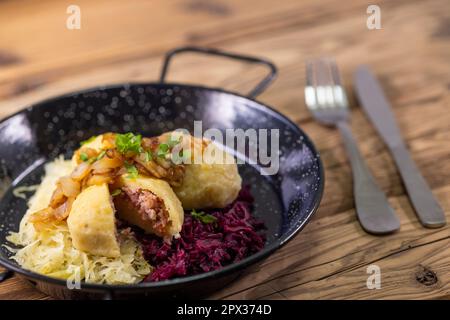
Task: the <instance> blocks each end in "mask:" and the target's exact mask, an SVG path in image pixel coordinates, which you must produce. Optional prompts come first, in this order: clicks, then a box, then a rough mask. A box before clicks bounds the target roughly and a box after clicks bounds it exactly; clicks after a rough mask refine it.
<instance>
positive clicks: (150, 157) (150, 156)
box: [144, 151, 153, 162]
mask: <svg viewBox="0 0 450 320" xmlns="http://www.w3.org/2000/svg"><path fill="white" fill-rule="evenodd" d="M144 157H145V162H149V161H150V160H152V158H153V156H152V153H151V152H150V151H145V153H144Z"/></svg>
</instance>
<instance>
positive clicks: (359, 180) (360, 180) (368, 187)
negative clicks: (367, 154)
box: [337, 121, 400, 234]
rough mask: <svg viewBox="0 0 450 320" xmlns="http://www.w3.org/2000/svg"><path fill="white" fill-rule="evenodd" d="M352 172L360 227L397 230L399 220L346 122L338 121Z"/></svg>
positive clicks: (383, 230) (375, 229)
mask: <svg viewBox="0 0 450 320" xmlns="http://www.w3.org/2000/svg"><path fill="white" fill-rule="evenodd" d="M337 127H338V128H339V130H340V132H341V135H342V138H343V141H344V145H345V148H346V149H347V153H348V156H349V158H350V164H351V167H352V171H353V193H354V198H355V207H356V214H357V216H358V219H359V221H360V223H361V226H362V227H363V229H364V230H366V231H367V232H369V233H373V234H386V233H391V232H394V231H397V230H398V229H400V221H399V220H398V218H397V217H396V215H395V213H394V210H393V209H392V207H391V206H390V204H389V202H388V200H387V198H386V195H385V194H384V192H383V191H382V190H381V189H380V187H379V186H378V185H377V183H376V182H375V179H374V177H373V176H372V174H371V173H370V171H369V168H368V167H367V165H366V163H365V161H364V159H363V157H362V155H361V153H360V152H359V149H358V147H357V144H356V140H355V139H354V138H353V135H352V132H351V130H350V127H349V125H348V123H347V122H343V121H341V122H338V124H337Z"/></svg>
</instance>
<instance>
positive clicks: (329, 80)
mask: <svg viewBox="0 0 450 320" xmlns="http://www.w3.org/2000/svg"><path fill="white" fill-rule="evenodd" d="M317 78H318V84H319V85H318V86H317V95H318V101H319V107H321V108H332V107H334V98H333V77H332V74H331V70H330V66H329V63H328V60H327V59H326V58H322V59H319V60H317Z"/></svg>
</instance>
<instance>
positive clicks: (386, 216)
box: [305, 58, 400, 234]
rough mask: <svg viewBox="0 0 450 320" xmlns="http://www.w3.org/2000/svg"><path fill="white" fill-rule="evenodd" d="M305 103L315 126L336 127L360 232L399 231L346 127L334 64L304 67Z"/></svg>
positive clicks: (344, 106) (319, 62) (344, 103)
mask: <svg viewBox="0 0 450 320" xmlns="http://www.w3.org/2000/svg"><path fill="white" fill-rule="evenodd" d="M305 101H306V106H307V107H308V109H309V110H310V111H311V113H312V115H313V117H314V118H315V119H316V120H317V121H318V122H320V123H322V124H325V125H331V126H336V127H337V128H338V129H339V131H340V132H341V135H342V139H343V141H344V145H345V148H346V150H347V153H348V156H349V158H350V164H351V167H352V171H353V193H354V198H355V207H356V214H357V216H358V219H359V221H360V223H361V225H362V227H363V229H364V230H366V231H367V232H370V233H374V234H386V233H391V232H394V231H396V230H398V229H399V228H400V222H399V220H398V219H397V217H396V215H395V213H394V210H393V209H392V207H391V206H390V205H389V202H388V200H387V198H386V196H385V194H384V192H383V191H382V190H381V189H380V187H379V186H378V185H377V184H376V182H375V179H374V178H373V176H372V174H371V173H370V171H369V169H368V167H367V165H366V163H365V161H364V159H363V157H362V156H361V153H360V152H359V149H358V147H357V145H356V140H355V139H354V138H353V135H352V132H351V130H350V127H349V125H348V120H349V111H348V102H347V96H346V94H345V90H344V87H343V86H342V84H341V79H340V75H339V71H338V68H337V65H336V63H335V62H334V60H332V59H329V58H324V59H317V60H314V61H309V62H307V63H306V87H305Z"/></svg>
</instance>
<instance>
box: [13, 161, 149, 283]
mask: <svg viewBox="0 0 450 320" xmlns="http://www.w3.org/2000/svg"><path fill="white" fill-rule="evenodd" d="M71 171H72V165H71V162H70V161H67V160H64V158H62V157H60V158H59V159H56V160H55V161H53V162H51V163H49V164H47V165H46V167H45V177H44V178H43V180H42V182H41V184H40V186H39V188H38V189H37V191H36V193H35V194H34V195H33V197H32V198H31V199H30V201H29V203H28V207H29V208H28V210H27V212H26V214H25V216H24V217H23V219H22V221H21V223H20V229H19V232H17V233H11V235H10V236H9V237H8V240H9V241H10V242H11V243H13V244H15V245H18V246H22V248H21V249H18V250H14V252H15V254H14V256H13V259H14V260H16V261H17V262H18V263H19V264H20V265H21V266H22V267H23V268H25V269H28V270H32V271H34V272H37V273H41V274H45V275H47V276H50V277H55V278H61V279H80V280H84V281H86V282H90V283H107V284H132V283H137V282H140V281H141V280H142V279H143V278H144V277H145V276H146V275H147V274H149V273H150V272H151V266H150V265H149V264H148V263H147V262H146V260H145V259H144V257H143V252H142V249H141V246H140V245H139V244H138V243H137V242H136V240H134V238H133V237H132V236H130V235H128V234H127V233H120V234H119V235H118V238H119V243H120V253H121V255H120V257H118V258H107V257H101V256H94V255H90V254H87V253H85V252H82V251H80V250H77V249H75V248H74V247H73V245H72V239H71V236H70V233H69V229H68V227H67V223H66V222H65V221H64V222H60V223H54V224H52V225H49V226H48V227H47V228H45V229H44V230H42V231H39V232H38V231H36V230H35V229H34V226H33V224H32V223H30V222H28V219H29V217H30V215H31V213H33V212H36V211H38V210H40V209H43V208H45V207H46V206H47V205H48V203H49V201H50V198H51V195H52V193H53V190H54V188H55V184H56V181H57V180H58V179H59V178H60V177H62V176H65V175H68V174H70V173H71ZM10 250H11V249H10Z"/></svg>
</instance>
